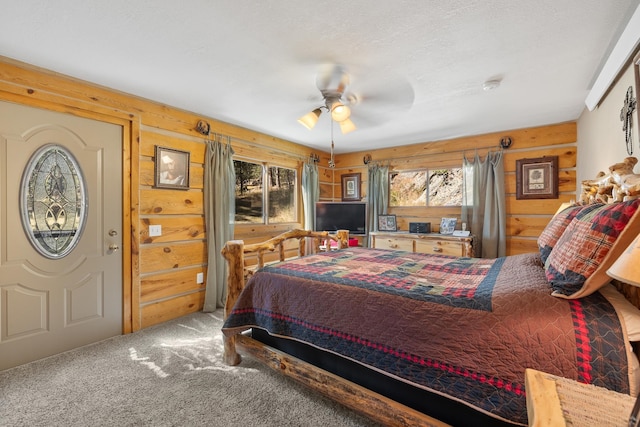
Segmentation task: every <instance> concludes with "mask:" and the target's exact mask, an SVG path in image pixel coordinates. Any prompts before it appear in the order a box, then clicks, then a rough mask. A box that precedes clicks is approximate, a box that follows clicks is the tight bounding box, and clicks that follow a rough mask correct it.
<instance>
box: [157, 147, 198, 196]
mask: <svg viewBox="0 0 640 427" xmlns="http://www.w3.org/2000/svg"><path fill="white" fill-rule="evenodd" d="M190 156H191V153H189V152H188V151H181V150H175V149H173V148H166V147H159V146H157V145H156V148H155V158H154V163H155V173H154V176H155V183H154V185H155V186H156V187H158V188H175V189H179V190H188V189H189V163H190V159H189V158H190Z"/></svg>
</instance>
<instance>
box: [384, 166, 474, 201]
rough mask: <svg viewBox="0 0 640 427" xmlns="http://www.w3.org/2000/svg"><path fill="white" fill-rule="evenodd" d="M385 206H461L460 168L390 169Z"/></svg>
mask: <svg viewBox="0 0 640 427" xmlns="http://www.w3.org/2000/svg"><path fill="white" fill-rule="evenodd" d="M389 206H392V207H401V206H429V207H435V206H462V169H461V168H451V169H431V170H419V171H408V172H392V173H390V174H389Z"/></svg>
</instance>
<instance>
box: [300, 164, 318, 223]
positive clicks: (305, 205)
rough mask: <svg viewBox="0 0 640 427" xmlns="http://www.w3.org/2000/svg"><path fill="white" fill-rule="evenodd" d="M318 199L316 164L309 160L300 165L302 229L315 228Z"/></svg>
mask: <svg viewBox="0 0 640 427" xmlns="http://www.w3.org/2000/svg"><path fill="white" fill-rule="evenodd" d="M318 200H320V179H319V177H318V165H317V164H316V163H315V162H314V161H312V160H309V161H308V162H307V163H305V164H304V166H303V167H302V209H303V210H304V229H305V230H314V229H315V226H316V224H315V208H316V202H317V201H318Z"/></svg>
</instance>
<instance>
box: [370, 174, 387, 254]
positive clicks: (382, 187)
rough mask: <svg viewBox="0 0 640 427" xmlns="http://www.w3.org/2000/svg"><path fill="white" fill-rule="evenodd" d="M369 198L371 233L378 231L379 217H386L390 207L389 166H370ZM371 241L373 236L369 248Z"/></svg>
mask: <svg viewBox="0 0 640 427" xmlns="http://www.w3.org/2000/svg"><path fill="white" fill-rule="evenodd" d="M367 197H368V201H369V206H368V209H369V213H368V218H367V223H368V227H367V229H368V230H369V232H372V231H378V215H386V214H387V206H389V166H382V165H378V164H369V172H368V176H367ZM370 241H371V236H369V246H370Z"/></svg>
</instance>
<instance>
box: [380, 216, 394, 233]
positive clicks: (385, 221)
mask: <svg viewBox="0 0 640 427" xmlns="http://www.w3.org/2000/svg"><path fill="white" fill-rule="evenodd" d="M397 229H398V224H397V223H396V216H395V215H378V231H396V230H397Z"/></svg>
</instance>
